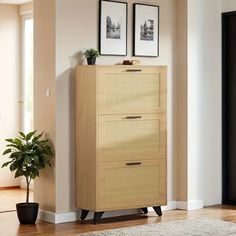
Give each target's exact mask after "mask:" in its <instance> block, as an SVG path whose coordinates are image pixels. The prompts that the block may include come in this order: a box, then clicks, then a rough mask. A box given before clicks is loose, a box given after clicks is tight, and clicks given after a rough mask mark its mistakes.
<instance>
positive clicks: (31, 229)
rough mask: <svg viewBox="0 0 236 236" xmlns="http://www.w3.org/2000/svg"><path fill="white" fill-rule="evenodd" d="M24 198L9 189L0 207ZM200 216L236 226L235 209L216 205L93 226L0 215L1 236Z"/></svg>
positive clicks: (115, 219) (59, 232)
mask: <svg viewBox="0 0 236 236" xmlns="http://www.w3.org/2000/svg"><path fill="white" fill-rule="evenodd" d="M17 191H18V192H17ZM31 197H32V194H31ZM24 198H25V191H24V190H23V191H22V190H21V191H20V190H8V192H2V191H0V206H1V207H3V205H4V204H6V205H8V206H14V205H15V203H16V202H20V201H24ZM7 200H8V201H7ZM202 217H208V218H215V219H221V220H225V221H229V222H232V223H236V206H225V205H218V206H211V207H206V208H204V209H200V210H193V211H188V212H187V211H181V210H172V211H165V212H163V216H162V217H161V218H160V217H158V216H157V215H156V214H155V213H154V212H150V213H148V215H132V216H122V217H113V218H106V219H102V220H101V222H100V223H99V224H97V225H94V224H93V223H92V221H91V220H88V221H85V222H84V223H83V224H82V223H81V222H79V221H77V222H71V223H65V224H58V225H54V224H50V223H47V222H43V221H37V223H36V224H35V225H20V224H19V221H18V219H17V216H16V212H7V213H0V236H13V235H20V236H23V235H24V236H25V235H75V234H79V233H84V232H91V231H99V230H106V229H114V228H119V227H129V226H136V225H144V224H152V223H160V222H168V221H175V220H181V219H195V218H202Z"/></svg>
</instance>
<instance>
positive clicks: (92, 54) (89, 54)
mask: <svg viewBox="0 0 236 236" xmlns="http://www.w3.org/2000/svg"><path fill="white" fill-rule="evenodd" d="M83 55H84V56H85V57H86V58H87V62H88V65H95V64H96V58H97V57H99V52H98V50H97V49H94V48H90V49H86V50H85V51H84V52H83Z"/></svg>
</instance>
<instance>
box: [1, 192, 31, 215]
mask: <svg viewBox="0 0 236 236" xmlns="http://www.w3.org/2000/svg"><path fill="white" fill-rule="evenodd" d="M25 198H26V191H25V190H22V189H11V190H0V212H5V211H12V210H16V203H18V202H24V201H25ZM32 200H33V193H32V192H30V201H32Z"/></svg>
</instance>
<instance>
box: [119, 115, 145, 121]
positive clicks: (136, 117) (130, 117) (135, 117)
mask: <svg viewBox="0 0 236 236" xmlns="http://www.w3.org/2000/svg"><path fill="white" fill-rule="evenodd" d="M141 118H142V116H126V117H125V118H122V119H130V120H131V119H141Z"/></svg>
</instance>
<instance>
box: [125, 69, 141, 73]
mask: <svg viewBox="0 0 236 236" xmlns="http://www.w3.org/2000/svg"><path fill="white" fill-rule="evenodd" d="M123 72H142V70H141V69H127V70H125V71H123Z"/></svg>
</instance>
